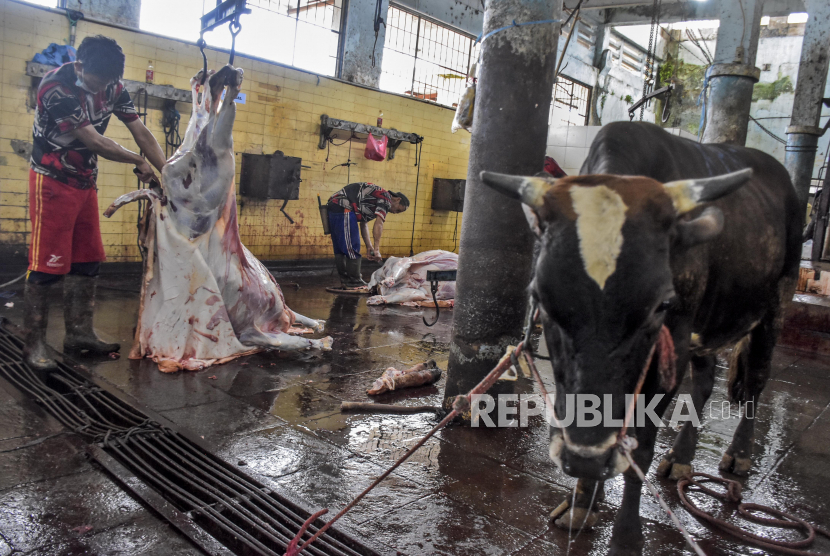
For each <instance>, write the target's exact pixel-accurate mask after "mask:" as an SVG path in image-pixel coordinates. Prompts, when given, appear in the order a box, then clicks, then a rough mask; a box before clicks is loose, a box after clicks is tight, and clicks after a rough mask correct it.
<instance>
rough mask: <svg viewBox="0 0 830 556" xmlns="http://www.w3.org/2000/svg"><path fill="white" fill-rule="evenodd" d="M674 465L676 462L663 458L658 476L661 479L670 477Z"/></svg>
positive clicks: (658, 467)
mask: <svg viewBox="0 0 830 556" xmlns="http://www.w3.org/2000/svg"><path fill="white" fill-rule="evenodd" d="M673 465H674V462H672V461H670V460H667V459H666V458H663V459H661V460H660V465H658V466H657V475H659V476H660V477H668V476H669V473H671V468H672V466H673Z"/></svg>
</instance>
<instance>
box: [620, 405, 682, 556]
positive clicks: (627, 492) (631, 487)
mask: <svg viewBox="0 0 830 556" xmlns="http://www.w3.org/2000/svg"><path fill="white" fill-rule="evenodd" d="M667 405H668V403H664V404H661V406H662V411H665V408H666V406H667ZM658 411H661V408H660V406H658ZM659 414H662V413H658V415H659ZM646 420H647V421H648V422H647V423H646V426H644V427H641V428H638V429H637V442H638V444H639V446H638V448H637V449H636V450H634V452H633V453H632V456H633V458H634V461H635V462H636V463H637V465H638V466H639V467H640V469H642V470H643V472H647V471H648V468H649V466H650V465H651V460H652V458H653V457H654V441H655V439H656V438H657V427H656V426H655V425H654V424H653V423H651V422H650V420H649V419H646ZM624 477H625V486H624V488H623V499H622V504H621V505H620V509H619V510H617V516H616V518H615V519H614V528H613V530H612V532H611V544H610V547H609V549H608V555H609V556H640V555H641V554H642V553H643V545H644V544H645V543H644V537H643V529H642V524H641V523H640V496H641V494H642V488H643V482H642V481H640V479H639V478H638V477H637V475H636V474H635V473H634V471H633V470H632V469H630V468H629V469H628V470H627V471H626V472H625V474H624Z"/></svg>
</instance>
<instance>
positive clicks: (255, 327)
mask: <svg viewBox="0 0 830 556" xmlns="http://www.w3.org/2000/svg"><path fill="white" fill-rule="evenodd" d="M200 83H201V72H200V73H199V74H198V75H197V76H196V77H194V78H193V79H192V80H191V87H192V89H193V114H192V116H191V118H190V122H189V124H188V126H187V132H186V133H185V136H184V141H183V143H182V145H181V147H180V148H179V149H178V150H177V151H176V153H175V154H174V155H173V156H172V157H171V158H170V160H169V161H168V163H167V165H166V166H165V167H164V170H163V172H162V185H163V188H164V190H163V191H161V190H158V188H155V189H153V188H151V189H140V190H138V191H133V192H131V193H127V194H126V195H122V196H121V197H119V198H118V199H116V200H115V202H114V203H113V204H112V205H111V206H110V207H109V208H108V209H107V211H106V212H105V213H104V216H107V217H109V216H112V214H113V213H114V212H115V211H116V210H118V208H119V207H121V206H123V205H125V204H127V203H130V202H133V201H136V200H138V199H141V198H144V199H147V200H149V202H150V203H151V205H150V209H149V210H148V211H147V215H146V218H145V221H144V223H145V229H144V230H142V234H141V240H142V241H143V243H144V246H145V247H146V251H147V257H146V261H145V267H144V280H143V282H142V286H141V306H140V309H139V318H138V326H137V328H136V334H135V341H134V344H133V348H132V351H131V352H130V357H131V358H142V357H151V358H153V360H155V361H156V362H157V363H158V365H159V369H160V370H162V371H165V372H172V371H175V370H178V369H181V368H184V369H187V370H197V369H202V368H204V367H206V366H208V365H212V364H214V363H221V362H224V361H228V360H230V359H233V358H235V357H239V356H241V355H246V354H249V353H253V352H255V351H259V350H262V349H268V348H276V349H279V350H302V349H317V350H330V349H331V338H330V337H326V338H322V339H306V338H301V337H299V336H297V335H295V334H290V333H289V332H290V331H291V330H292V328H291V327H292V325H293V324H294V323H298V324H301V325H303V326H307V327H310V328H312V329H313V330H314V331H316V332H322V331H323V328H324V322H323V321H317V320H312V319H310V318H307V317H304V316H302V315H299V314H297V313H295V312H293V311H292V310H291V309H289V308H288V307H287V306H286V305H285V299H284V297H283V295H282V291H281V290H280V287H279V285H278V284H277V283H276V281H275V280H274V278H273V276H271V273H270V272H268V270H267V269H266V268H265V267H264V266H263V264H262V263H261V262H260V261H259V260H257V258H256V257H254V256H253V255H252V254H251V252H250V251H248V249H246V248H245V246H244V245H242V241H241V240H240V237H239V224H238V222H237V212H236V188H235V186H234V172H235V164H234V154H233V136H232V132H233V123H234V119H235V117H236V104H235V103H234V102H233V100H234V99H235V98H236V96H237V93H238V92H239V88H240V85H241V84H242V70H241V69H236V68H233V67H231V66H225V67H223V68H222V69H220V70H219V71H218V72H215V73H213V72H212V74H211V76H210V79H209V81H208V87H207V88H205V89H204V90H203V91H202V92H203V94H202V98H201V101H199V100H198V96H199V91H200V88H202V86H201V85H200ZM226 87H227V91H226V95H225V100H224V101H223V102H222V103H221V106H220V96H221V94H222V92H223V91H224V90H225V88H226Z"/></svg>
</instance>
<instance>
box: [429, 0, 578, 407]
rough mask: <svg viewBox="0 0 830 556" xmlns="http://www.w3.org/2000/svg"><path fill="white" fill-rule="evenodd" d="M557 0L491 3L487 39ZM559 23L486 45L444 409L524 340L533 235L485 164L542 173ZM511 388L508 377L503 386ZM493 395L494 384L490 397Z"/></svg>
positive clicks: (557, 6)
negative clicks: (491, 181)
mask: <svg viewBox="0 0 830 556" xmlns="http://www.w3.org/2000/svg"><path fill="white" fill-rule="evenodd" d="M561 9H562V0H489V2H488V3H487V9H486V12H485V14H484V33H483V34H484V35H485V36H486V35H487V33H489V32H490V31H493V30H495V29H498V28H500V27H504V26H510V25H511V23H512V22H513V21H514V20H515V21H516V22H517V23H523V22H529V21H539V20H545V19H559V17H560V13H561ZM558 38H559V25H558V24H550V23H545V24H539V25H528V26H521V27H513V28H510V29H507V30H505V31H501V32H499V33H496V34H495V35H492V36H490V37H488V38H486V39H484V42H483V43H482V55H481V69H480V71H481V74H480V79H479V81H478V91H477V94H476V102H475V115H474V120H473V131H472V139H471V142H470V162H469V167H468V170H467V188H466V192H465V197H464V221H463V224H462V228H461V241H460V247H459V253H460V256H459V260H458V281H457V283H456V297H455V309H454V311H453V313H454V315H453V334H452V342H451V344H450V356H449V367H448V370H447V385H446V390H445V400H444V403H445V406H449V405H451V402H452V398H453V397H454V396H456V395H458V394H465V393H467V392H468V391H469V390H470V389H471V388H472V387H473V386H475V385H476V384H478V382H480V381H481V379H482V378H483V377H484V376H485V375H486V374H487V373H488V372H490V370H491V369H492V368H493V367H494V366H495V365H496V363H497V362H498V360H499V359H500V358H501V356H502V355H503V354H504V351H505V348H506V346H508V345H510V344H515V343H517V342H518V340H519V339H520V337H521V332H522V324H523V318H524V314H525V310H526V302H527V286H528V283H529V280H530V268H531V263H532V252H533V241H534V239H533V236H532V233H531V232H530V228H529V226H528V224H527V221H526V220H525V216H524V213H523V212H522V207H521V205H520V203H518V202H515V201H511V200H509V199H507V198H505V197H504V196H502V195H500V194H499V193H497V192H495V191H493V190H492V189H490V188H488V187H486V186H485V185H484V184H482V182H481V180H480V178H479V173H480V172H481V171H482V170H491V171H494V172H503V173H505V174H515V175H525V176H526V175H533V174H535V173H537V172H540V171H541V170H542V166H543V162H544V156H545V142H546V141H545V140H546V137H547V130H548V113H549V110H550V103H551V96H552V93H553V73H554V65H555V63H556V50H557V42H558ZM500 384H501V385H504V384H511V383H500ZM497 392H498V385H497V388H494V389H492V390H491V393H497Z"/></svg>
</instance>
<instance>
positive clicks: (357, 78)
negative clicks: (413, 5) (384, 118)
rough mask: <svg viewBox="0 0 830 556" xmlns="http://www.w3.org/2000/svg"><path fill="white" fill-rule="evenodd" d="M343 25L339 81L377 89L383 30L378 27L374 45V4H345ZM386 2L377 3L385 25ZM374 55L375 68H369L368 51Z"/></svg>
mask: <svg viewBox="0 0 830 556" xmlns="http://www.w3.org/2000/svg"><path fill="white" fill-rule="evenodd" d="M348 7H349V8H348V12H347V14H346V24H345V25H344V35H343V64H342V66H341V70H340V78H341V79H345V80H346V81H351V82H352V83H359V84H361V85H368V86H369V87H378V86H379V84H380V67H381V62H382V59H383V43H384V38H385V37H386V26H385V25H381V26H380V32H379V33H378V39H377V44H375V28H374V23H375V10H376V9H377V0H349V3H348ZM388 11H389V0H383V2H382V3H381V9H380V14H381V15H380V16H381V17H382V18H383V21H384V23H385V22H386V15H387V12H388ZM373 49H374V53H375V66H374V67H372V50H373Z"/></svg>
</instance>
